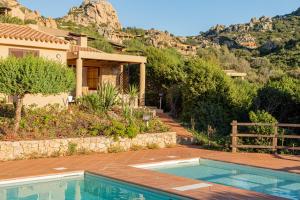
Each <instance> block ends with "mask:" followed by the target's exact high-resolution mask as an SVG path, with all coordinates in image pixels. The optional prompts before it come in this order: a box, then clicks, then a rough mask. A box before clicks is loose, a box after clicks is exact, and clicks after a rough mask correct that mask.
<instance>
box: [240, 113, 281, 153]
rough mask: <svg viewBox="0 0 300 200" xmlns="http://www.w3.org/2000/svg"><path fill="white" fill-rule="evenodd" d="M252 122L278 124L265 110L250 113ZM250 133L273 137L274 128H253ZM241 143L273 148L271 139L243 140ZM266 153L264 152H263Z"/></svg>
mask: <svg viewBox="0 0 300 200" xmlns="http://www.w3.org/2000/svg"><path fill="white" fill-rule="evenodd" d="M249 118H250V121H251V122H253V123H267V124H269V123H270V124H276V123H277V120H276V119H275V118H274V117H273V116H272V115H271V114H269V113H268V112H266V111H264V110H258V111H256V112H253V111H251V112H250V113H249ZM249 129H250V131H251V132H252V133H255V134H260V135H273V134H274V128H273V127H272V125H271V126H251V127H250V128H249ZM240 142H244V143H246V144H252V145H265V146H272V139H271V138H260V137H258V138H248V139H247V138H243V139H242V140H241V141H240ZM262 152H264V151H262Z"/></svg>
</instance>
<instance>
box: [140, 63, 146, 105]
mask: <svg viewBox="0 0 300 200" xmlns="http://www.w3.org/2000/svg"><path fill="white" fill-rule="evenodd" d="M145 88H146V65H145V63H141V64H140V96H139V97H140V106H145Z"/></svg>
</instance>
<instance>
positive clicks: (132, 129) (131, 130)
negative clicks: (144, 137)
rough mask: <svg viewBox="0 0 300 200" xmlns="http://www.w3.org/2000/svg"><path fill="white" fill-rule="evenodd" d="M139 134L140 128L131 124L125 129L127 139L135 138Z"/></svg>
mask: <svg viewBox="0 0 300 200" xmlns="http://www.w3.org/2000/svg"><path fill="white" fill-rule="evenodd" d="M139 132H140V128H139V127H138V126H137V125H136V124H135V123H133V122H131V123H130V124H129V126H127V128H126V136H127V137H129V138H135V137H136V136H137V135H138V134H139Z"/></svg>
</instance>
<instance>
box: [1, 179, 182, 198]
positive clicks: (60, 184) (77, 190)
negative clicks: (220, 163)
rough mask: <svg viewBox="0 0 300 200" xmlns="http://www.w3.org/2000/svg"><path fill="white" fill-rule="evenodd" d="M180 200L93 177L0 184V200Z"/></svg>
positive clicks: (145, 189) (143, 188) (166, 194)
mask: <svg viewBox="0 0 300 200" xmlns="http://www.w3.org/2000/svg"><path fill="white" fill-rule="evenodd" d="M37 199H38V200H122V199H124V200H181V199H186V198H183V197H179V196H175V195H172V194H169V193H165V192H160V191H157V190H152V189H148V188H145V187H140V186H137V185H133V184H128V183H125V182H121V181H117V180H114V179H110V178H105V177H102V176H96V175H92V174H90V173H78V174H68V175H64V176H54V177H48V178H46V179H45V178H43V177H42V178H36V179H33V180H30V181H28V180H27V181H23V182H22V181H21V182H17V183H10V182H8V183H5V182H4V183H1V182H0V200H37Z"/></svg>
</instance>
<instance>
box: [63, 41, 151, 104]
mask: <svg viewBox="0 0 300 200" xmlns="http://www.w3.org/2000/svg"><path fill="white" fill-rule="evenodd" d="M67 57H68V59H67V60H68V61H67V63H68V65H69V66H71V67H74V69H76V91H75V93H76V94H75V95H76V98H79V97H81V96H82V95H86V94H89V93H92V92H95V91H96V90H97V87H98V86H99V85H101V84H103V83H108V82H109V83H111V84H113V85H114V86H116V87H118V88H119V89H120V91H121V92H122V93H123V92H126V91H125V90H124V89H125V88H127V87H128V84H129V83H128V77H127V76H128V75H127V74H126V73H125V72H124V66H125V65H132V64H134V65H136V66H138V67H139V69H140V76H139V106H144V105H145V87H146V66H145V63H146V62H147V59H146V57H142V56H132V55H123V54H110V53H104V52H102V51H99V50H97V49H94V48H91V47H81V46H77V45H73V46H72V48H71V49H70V52H68V56H67Z"/></svg>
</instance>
